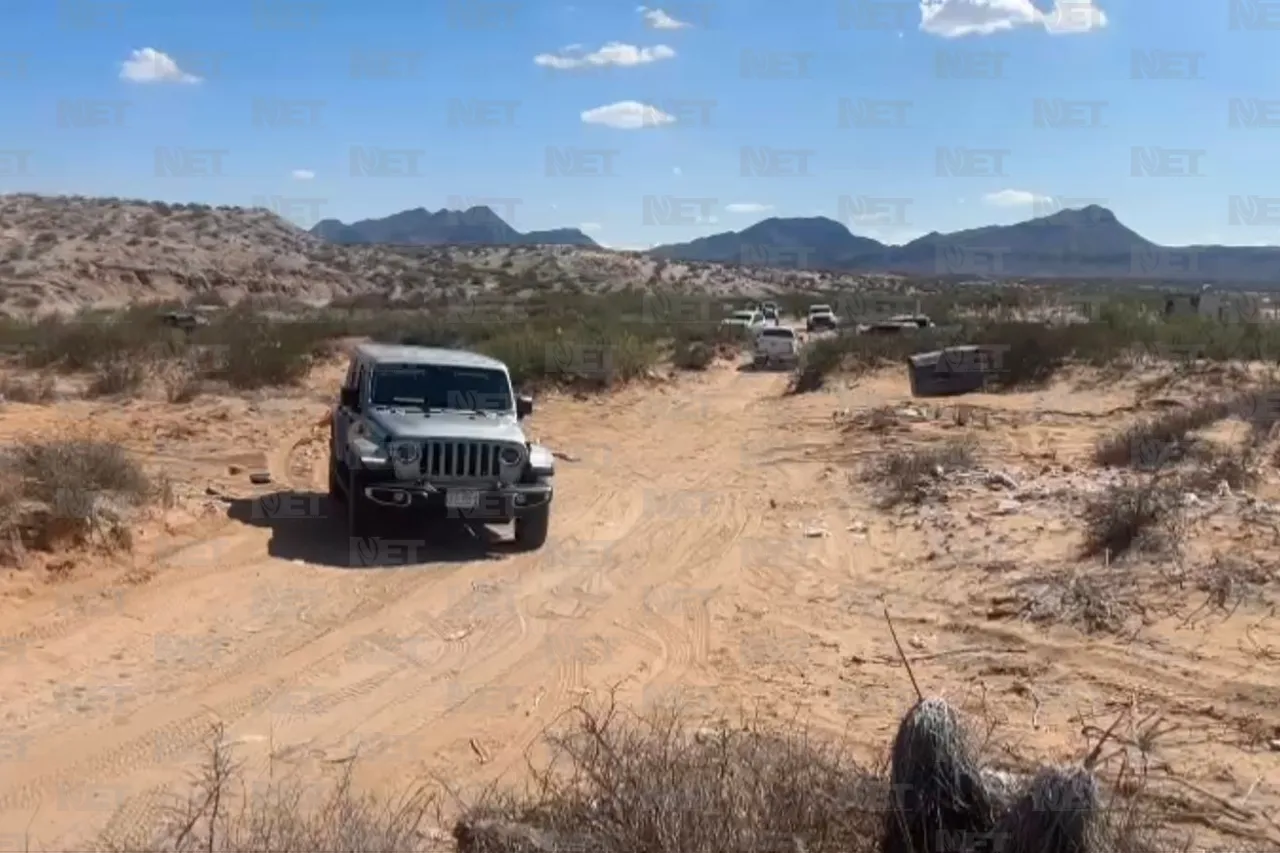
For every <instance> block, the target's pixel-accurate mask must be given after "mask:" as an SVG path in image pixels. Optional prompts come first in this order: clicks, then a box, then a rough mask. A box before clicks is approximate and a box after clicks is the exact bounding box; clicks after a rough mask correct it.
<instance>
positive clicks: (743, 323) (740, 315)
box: [720, 311, 764, 331]
mask: <svg viewBox="0 0 1280 853" xmlns="http://www.w3.org/2000/svg"><path fill="white" fill-rule="evenodd" d="M720 325H721V326H728V327H731V328H733V327H736V328H739V329H746V330H748V331H750V330H754V329H758V328H760V327H761V326H763V325H764V316H763V315H762V314H761V313H760V312H759V311H734V312H733V313H732V314H730V315H729V316H728V317H725V318H724V319H723V320H721V321H720Z"/></svg>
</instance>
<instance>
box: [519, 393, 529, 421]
mask: <svg viewBox="0 0 1280 853" xmlns="http://www.w3.org/2000/svg"><path fill="white" fill-rule="evenodd" d="M532 414H533V398H532V397H530V396H529V395H528V394H521V395H520V396H519V397H516V418H517V419H522V418H527V417H529V415H532Z"/></svg>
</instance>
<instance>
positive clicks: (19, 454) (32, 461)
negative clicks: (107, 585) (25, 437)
mask: <svg viewBox="0 0 1280 853" xmlns="http://www.w3.org/2000/svg"><path fill="white" fill-rule="evenodd" d="M0 483H3V487H2V488H0V496H2V497H0V534H3V537H4V539H5V540H6V542H7V543H9V544H10V545H12V544H13V543H15V542H20V543H22V544H26V545H33V546H35V547H37V548H42V549H46V550H48V549H52V548H54V547H56V546H57V545H58V544H59V543H61V542H63V541H71V542H75V543H79V542H83V541H85V539H86V538H88V537H89V536H90V535H91V534H93V533H94V532H99V533H101V534H103V536H104V538H105V540H106V541H108V542H110V543H111V544H124V543H126V542H127V536H128V532H127V528H126V527H125V522H126V520H127V519H126V518H125V514H126V512H127V510H128V509H130V508H132V507H136V506H140V505H142V504H144V503H146V502H148V501H149V500H151V499H152V498H153V497H154V489H153V487H152V483H151V481H150V480H149V478H148V477H147V476H146V474H145V472H143V470H142V469H141V467H139V465H138V464H137V462H136V461H134V460H133V458H132V457H130V456H129V454H128V453H127V452H126V451H125V450H124V448H123V447H121V446H120V445H118V444H113V443H110V442H100V441H83V440H67V441H51V442H27V443H22V444H18V445H16V446H12V447H9V448H7V449H6V450H5V451H4V453H3V454H2V455H0Z"/></svg>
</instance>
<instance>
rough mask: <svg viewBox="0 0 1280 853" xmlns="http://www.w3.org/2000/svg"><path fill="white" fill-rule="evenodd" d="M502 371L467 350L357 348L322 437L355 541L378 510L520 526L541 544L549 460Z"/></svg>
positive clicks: (533, 544)
mask: <svg viewBox="0 0 1280 853" xmlns="http://www.w3.org/2000/svg"><path fill="white" fill-rule="evenodd" d="M532 412H533V400H532V399H531V398H529V397H524V396H521V397H517V396H516V395H515V394H514V393H513V392H512V388H511V376H510V372H509V371H508V369H507V366H506V365H505V364H503V363H502V362H501V361H498V360H497V359H494V358H490V357H488V356H484V355H479V354H478V353H473V352H467V351H465V350H453V349H437V348H434V347H418V346H393V345H389V344H372V343H367V344H361V345H360V346H358V347H357V348H356V349H355V351H354V352H353V353H352V356H351V361H350V364H349V365H348V368H347V376H346V379H345V380H344V381H343V384H342V390H341V392H340V395H339V400H338V405H337V406H336V407H335V408H334V411H333V417H332V419H331V422H330V432H329V497H330V499H331V500H332V501H334V502H335V503H336V504H338V505H340V506H344V507H345V508H346V512H347V527H348V530H349V535H350V536H351V537H352V538H356V539H364V538H366V537H367V536H368V531H369V528H370V527H371V523H372V522H373V521H375V520H376V516H377V515H378V514H387V513H395V514H398V515H400V516H402V517H403V516H406V515H407V516H412V517H415V518H419V519H422V520H423V521H426V520H427V519H430V518H432V517H436V518H445V517H447V518H460V519H463V520H466V521H472V522H481V523H484V524H503V523H508V522H514V523H515V540H516V544H517V545H518V546H519V547H520V548H522V549H527V550H533V549H537V548H540V547H542V545H543V543H544V542H546V539H547V530H548V526H549V524H550V517H551V516H550V513H551V498H552V478H553V476H554V474H555V459H554V457H553V456H552V453H551V451H550V450H548V449H547V448H545V447H542V446H541V445H538V444H533V443H532V442H530V441H529V440H528V438H527V437H526V435H525V433H524V430H523V429H522V427H521V425H520V421H521V420H523V419H524V418H525V417H526V416H527V415H529V414H531V413H532Z"/></svg>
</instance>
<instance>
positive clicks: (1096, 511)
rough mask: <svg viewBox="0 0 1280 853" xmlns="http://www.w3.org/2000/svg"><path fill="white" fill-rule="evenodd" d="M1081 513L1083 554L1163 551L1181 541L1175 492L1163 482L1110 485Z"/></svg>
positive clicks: (1092, 555)
mask: <svg viewBox="0 0 1280 853" xmlns="http://www.w3.org/2000/svg"><path fill="white" fill-rule="evenodd" d="M1083 516H1084V524H1085V539H1084V546H1083V549H1082V553H1083V556H1085V557H1097V556H1099V555H1106V556H1107V558H1108V560H1112V559H1117V558H1119V557H1122V556H1123V555H1125V554H1127V553H1129V552H1130V551H1131V550H1137V551H1139V552H1142V553H1147V554H1166V553H1169V552H1170V551H1172V550H1176V549H1177V547H1178V545H1179V544H1180V541H1181V536H1182V529H1181V526H1180V524H1179V522H1180V520H1181V509H1180V506H1179V494H1178V492H1177V490H1176V489H1175V488H1174V484H1172V483H1170V482H1167V481H1162V480H1158V479H1155V478H1151V479H1149V480H1146V481H1144V482H1141V483H1122V484H1117V485H1113V486H1111V487H1109V488H1108V489H1107V490H1106V491H1104V492H1103V493H1102V494H1100V495H1097V496H1095V497H1093V498H1091V499H1090V500H1089V501H1088V502H1087V503H1086V504H1085V508H1084V513H1083Z"/></svg>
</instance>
